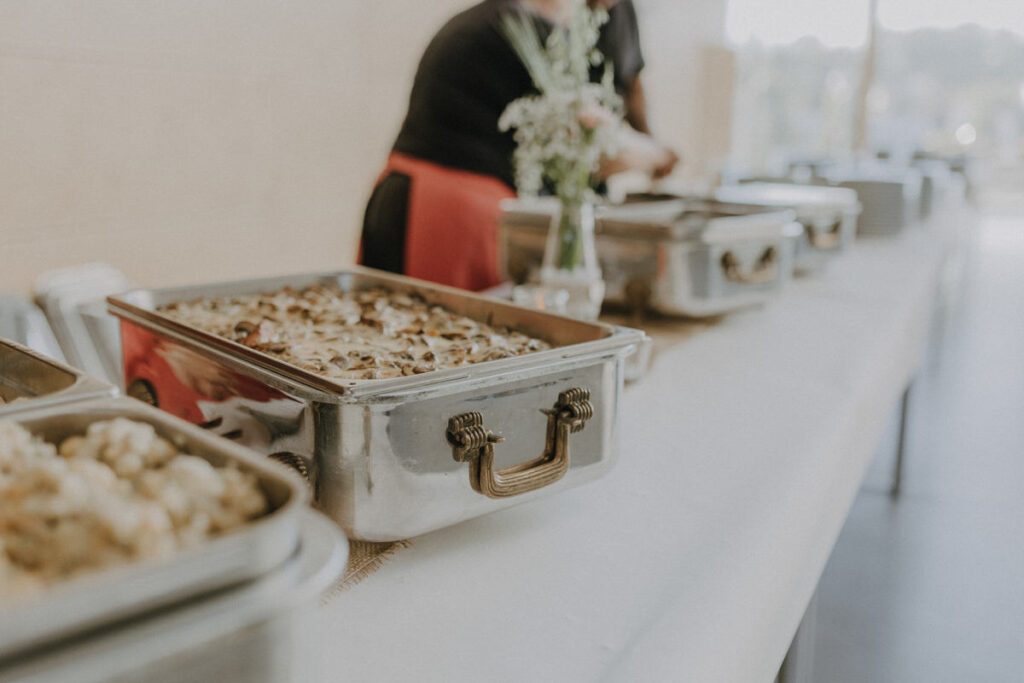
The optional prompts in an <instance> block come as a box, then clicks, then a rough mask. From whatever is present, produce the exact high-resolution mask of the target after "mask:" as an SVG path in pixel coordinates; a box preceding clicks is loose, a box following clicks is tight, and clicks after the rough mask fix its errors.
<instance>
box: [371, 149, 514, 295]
mask: <svg viewBox="0 0 1024 683" xmlns="http://www.w3.org/2000/svg"><path fill="white" fill-rule="evenodd" d="M389 173H401V174H403V175H407V176H409V178H410V183H409V188H410V189H409V215H408V218H407V228H406V230H407V231H406V236H405V274H406V275H409V276H411V277H417V278H422V279H424V280H430V281H431V282H437V283H440V284H444V285H451V286H453V287H460V288H462V289H470V290H474V291H479V290H481V289H487V288H488V287H493V286H494V285H496V284H498V283H499V282H501V266H500V264H499V262H498V221H499V219H500V215H501V200H502V199H506V198H508V197H514V196H515V193H514V192H513V191H512V190H511V189H510V188H509V187H508V186H507V185H506V184H505V183H503V182H502V181H500V180H498V179H497V178H494V177H492V176H486V175H480V174H477V173H470V172H468V171H460V170H457V169H453V168H447V167H445V166H439V165H437V164H434V163H431V162H429V161H423V160H421V159H416V158H413V157H409V156H405V155H404V154H399V153H397V152H392V153H391V156H390V157H388V163H387V167H386V168H385V169H384V172H383V173H382V174H381V176H380V179H381V180H382V179H384V178H385V177H387V175H388V174H389ZM378 182H379V181H378ZM360 260H362V257H361V255H360Z"/></svg>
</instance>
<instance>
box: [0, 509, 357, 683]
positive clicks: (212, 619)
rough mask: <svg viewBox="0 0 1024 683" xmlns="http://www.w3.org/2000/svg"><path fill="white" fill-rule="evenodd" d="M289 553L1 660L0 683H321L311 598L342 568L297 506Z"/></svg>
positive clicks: (333, 540) (338, 546) (324, 526)
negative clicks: (118, 620)
mask: <svg viewBox="0 0 1024 683" xmlns="http://www.w3.org/2000/svg"><path fill="white" fill-rule="evenodd" d="M300 531H301V541H300V544H299V547H298V550H297V551H296V553H295V555H294V556H292V557H291V558H289V559H288V560H287V562H286V564H284V565H283V566H281V567H280V568H278V569H275V570H274V571H272V572H270V573H269V574H267V575H265V576H263V577H260V578H259V579H256V580H255V581H251V582H248V583H245V584H243V585H241V586H239V587H235V588H228V589H225V590H222V591H219V592H217V593H214V594H210V595H207V596H204V597H203V598H200V599H197V600H194V601H189V602H187V603H184V604H182V605H175V606H173V607H171V608H169V609H165V610H158V611H156V612H154V613H152V614H147V615H144V616H142V617H140V618H139V619H136V620H133V621H131V622H129V623H127V624H117V625H115V626H113V627H110V628H106V629H100V630H98V631H96V632H93V633H90V634H85V635H83V636H82V637H79V638H76V639H74V640H72V641H70V642H67V643H61V644H58V645H57V646H55V647H52V648H49V649H46V650H44V651H42V652H39V653H34V654H29V655H27V656H22V657H18V658H15V659H14V660H8V661H6V662H0V683H13V682H14V681H18V682H19V683H50V682H52V681H74V682H75V683H101V682H102V683H106V682H108V681H118V682H119V683H126V681H139V682H145V683H208V682H209V681H216V680H223V681H245V682H246V683H287V682H289V681H294V682H295V683H305V682H306V681H313V680H320V678H319V676H317V672H316V671H315V667H314V666H313V663H314V661H315V660H316V657H315V652H314V651H313V648H315V647H316V642H317V641H316V640H315V638H314V636H315V633H314V632H313V628H312V627H313V626H315V624H314V623H313V622H312V620H311V619H310V617H311V616H312V615H311V612H312V610H313V609H315V604H313V601H314V600H315V599H316V598H317V597H318V596H319V595H320V594H322V593H323V591H324V590H325V589H326V588H327V587H328V586H330V585H331V583H332V582H333V581H335V580H336V579H337V578H338V576H339V575H340V574H341V572H342V570H343V569H344V567H345V560H346V558H347V556H348V543H347V542H346V541H345V538H344V536H342V534H341V531H340V530H339V529H338V527H337V526H335V525H334V524H332V523H331V522H330V521H329V520H327V519H326V518H325V517H323V516H322V515H320V514H318V513H316V512H314V511H312V510H305V511H303V513H302V517H301V526H300Z"/></svg>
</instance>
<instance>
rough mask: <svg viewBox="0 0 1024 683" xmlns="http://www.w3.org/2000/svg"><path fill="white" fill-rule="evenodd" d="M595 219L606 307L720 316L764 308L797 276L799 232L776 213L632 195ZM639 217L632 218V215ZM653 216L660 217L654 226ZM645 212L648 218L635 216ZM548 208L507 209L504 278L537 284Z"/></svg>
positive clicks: (515, 204) (516, 204) (518, 205)
mask: <svg viewBox="0 0 1024 683" xmlns="http://www.w3.org/2000/svg"><path fill="white" fill-rule="evenodd" d="M631 201H632V202H634V204H631V205H627V206H625V207H618V208H615V209H614V210H609V209H604V210H602V211H600V212H598V214H597V225H596V235H597V253H598V259H599V260H600V262H601V270H602V273H603V276H604V280H605V303H608V304H612V305H617V306H626V307H628V308H630V309H634V310H637V309H639V310H645V309H650V310H653V311H656V312H658V313H662V314H665V315H682V316H689V317H707V316H716V315H723V314H725V313H729V312H731V311H735V310H737V309H740V308H745V307H748V306H753V305H758V304H762V303H764V302H766V301H768V300H769V299H771V298H772V297H773V296H775V295H776V294H777V293H778V292H779V291H781V289H782V288H783V286H784V285H785V284H786V283H787V282H788V281H789V280H790V279H791V277H792V274H793V266H794V256H795V251H796V243H797V240H798V239H799V237H800V235H801V234H802V232H803V228H802V227H801V226H799V225H798V224H796V223H794V222H793V219H794V213H793V211H790V210H781V211H780V210H779V209H777V208H772V207H758V206H751V205H745V204H743V205H740V204H729V203H724V202H718V201H713V200H697V199H690V200H680V198H679V197H675V196H672V195H634V196H633V197H632V198H631ZM634 206H635V207H636V208H633V207H634ZM654 208H658V209H664V212H663V213H662V214H661V217H660V218H656V219H655V218H651V217H650V216H651V215H652V214H654V213H655V211H654ZM637 210H642V211H643V212H644V213H642V214H635V215H631V213H632V212H635V211H637ZM550 220H551V210H550V208H549V205H547V204H543V203H542V204H538V203H536V202H533V201H523V200H507V201H506V202H505V203H504V204H503V216H502V227H503V234H504V252H505V263H506V267H507V271H508V275H509V277H510V278H512V280H514V281H516V282H524V281H527V280H530V279H532V278H533V277H534V276H535V274H536V273H537V272H538V271H539V268H540V264H541V261H542V260H543V254H544V244H545V238H546V235H547V231H548V227H549V224H550Z"/></svg>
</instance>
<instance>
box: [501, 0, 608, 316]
mask: <svg viewBox="0 0 1024 683" xmlns="http://www.w3.org/2000/svg"><path fill="white" fill-rule="evenodd" d="M607 20H608V13H607V12H606V11H605V10H603V9H591V8H590V7H588V5H587V3H586V2H585V0H572V6H571V14H570V15H569V20H568V22H567V23H566V24H565V25H556V26H555V27H554V28H553V29H552V30H551V33H550V34H549V35H548V37H547V39H546V40H543V41H542V39H541V37H540V35H539V33H538V28H537V24H536V23H535V22H534V21H533V19H531V18H530V17H529V16H528V15H527V14H525V13H522V12H520V13H517V14H509V15H506V16H505V17H504V23H503V30H504V33H505V35H506V37H507V39H508V41H509V43H510V44H511V45H512V47H513V49H515V51H516V53H517V54H518V55H519V58H520V59H521V60H522V62H523V64H524V65H525V67H526V69H527V71H528V72H529V74H530V78H531V79H532V80H533V84H534V86H535V87H536V88H537V94H535V95H528V96H525V97H521V98H519V99H517V100H515V101H513V102H511V103H510V104H509V105H508V107H507V108H506V109H505V111H504V112H503V113H502V115H501V117H500V119H499V121H498V127H499V128H500V129H501V130H502V131H508V130H514V131H515V132H514V137H515V141H516V150H515V153H514V157H513V163H514V166H515V174H516V185H517V186H518V190H519V192H520V194H523V195H536V194H537V193H539V192H540V191H541V190H542V189H548V190H550V191H552V192H553V193H554V194H555V195H556V196H557V197H558V199H559V200H560V203H561V211H560V214H559V216H557V217H556V219H555V221H554V222H553V224H552V230H551V234H550V235H549V238H548V248H547V249H546V250H545V257H544V267H543V268H542V272H541V280H542V282H544V281H545V280H548V281H549V282H550V283H551V284H554V280H558V283H559V284H560V285H561V286H565V287H567V288H568V289H570V290H572V289H577V288H582V289H583V290H586V292H588V294H587V295H586V297H585V298H587V299H589V300H593V299H594V298H595V296H596V298H597V301H596V302H594V301H590V302H589V304H588V308H589V309H594V306H595V305H596V307H597V308H596V309H594V312H593V315H596V310H597V309H599V308H600V299H601V295H600V293H601V292H603V289H604V285H603V282H601V276H600V268H599V267H598V265H597V258H596V255H595V254H594V236H593V207H592V205H591V204H592V201H593V199H594V192H593V187H594V183H595V180H596V172H597V171H598V169H599V167H600V163H601V159H602V157H605V156H612V155H613V154H614V152H615V149H614V147H615V143H616V139H617V137H618V131H619V128H620V126H621V125H622V99H621V98H620V97H619V96H618V94H617V93H616V92H615V87H614V84H613V80H612V70H611V68H610V66H611V65H610V64H607V63H605V60H604V57H603V55H602V54H601V53H600V52H599V51H598V50H597V48H596V46H597V41H598V37H599V35H600V29H601V26H602V25H603V24H604V23H605V22H606V21H607ZM602 64H604V77H603V78H602V79H601V81H600V82H591V79H590V74H591V69H592V68H594V67H598V66H601V65H602ZM555 271H557V272H555ZM545 274H547V277H545ZM587 315H590V314H589V313H588V314H587Z"/></svg>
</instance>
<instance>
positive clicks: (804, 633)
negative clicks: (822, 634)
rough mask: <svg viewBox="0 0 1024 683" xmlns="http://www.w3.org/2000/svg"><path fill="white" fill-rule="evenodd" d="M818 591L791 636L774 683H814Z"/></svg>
mask: <svg viewBox="0 0 1024 683" xmlns="http://www.w3.org/2000/svg"><path fill="white" fill-rule="evenodd" d="M817 614H818V591H817V590H815V591H814V595H813V596H812V597H811V602H810V603H809V604H808V605H807V610H806V611H805V612H804V618H803V619H802V620H801V621H800V626H799V627H798V628H797V630H796V635H794V636H793V642H792V644H790V646H789V652H787V653H786V658H785V659H784V660H782V667H781V668H780V669H779V674H778V676H777V677H776V678H775V682H776V683H814V640H815V631H816V629H817Z"/></svg>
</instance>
